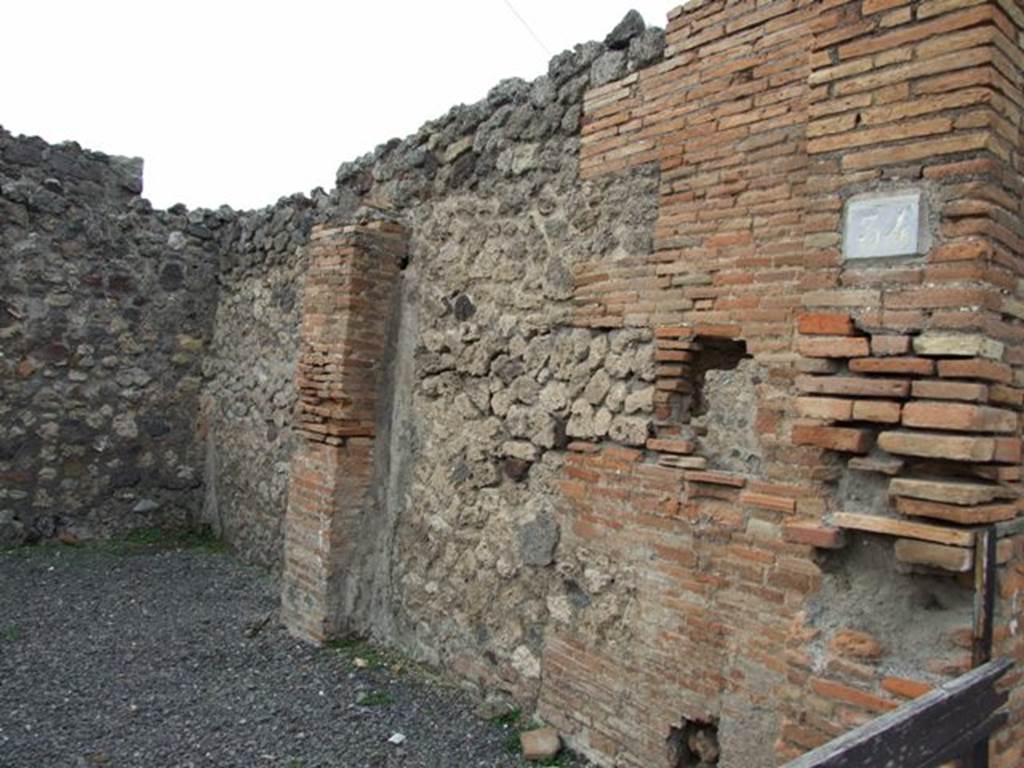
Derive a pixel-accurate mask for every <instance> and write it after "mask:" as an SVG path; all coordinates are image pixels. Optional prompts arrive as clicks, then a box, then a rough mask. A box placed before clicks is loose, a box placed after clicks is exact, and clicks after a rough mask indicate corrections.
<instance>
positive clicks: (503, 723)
mask: <svg viewBox="0 0 1024 768" xmlns="http://www.w3.org/2000/svg"><path fill="white" fill-rule="evenodd" d="M489 722H490V723H491V724H492V725H496V726H498V727H499V728H503V729H506V730H508V733H507V734H506V735H505V742H504V747H505V752H507V753H508V754H510V755H518V754H520V753H521V752H522V743H521V742H520V741H519V735H520V734H521V733H522V732H523V731H529V730H532V729H534V728H540V727H542V725H543V724H542V723H539V722H537V721H536V720H533V719H531V720H529V721H527V720H524V719H523V713H522V711H521V710H519V709H510V710H509V711H508V712H506V713H504V714H502V715H498V716H497V717H492V718H491V719H490V721H489ZM571 760H572V754H571V753H570V752H569V751H568V750H567V749H564V748H563V749H562V751H561V752H559V753H558V754H557V755H555V756H554V757H549V758H546V759H544V760H537V761H535V762H532V763H530V765H544V766H554V767H555V768H563V767H565V766H569V765H570V764H571Z"/></svg>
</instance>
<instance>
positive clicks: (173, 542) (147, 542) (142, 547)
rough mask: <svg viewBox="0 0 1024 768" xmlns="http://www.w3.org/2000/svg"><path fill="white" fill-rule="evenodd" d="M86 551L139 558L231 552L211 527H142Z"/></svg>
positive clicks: (96, 543)
mask: <svg viewBox="0 0 1024 768" xmlns="http://www.w3.org/2000/svg"><path fill="white" fill-rule="evenodd" d="M87 548H90V549H97V550H100V551H102V552H108V553H110V554H112V555H138V554H146V553H150V552H166V551H171V550H184V549H187V550H198V551H202V552H211V553H220V552H227V551H228V547H227V544H225V543H224V542H223V541H221V540H220V539H218V538H217V537H216V536H215V535H214V534H213V530H212V529H211V528H210V527H209V526H208V525H204V526H202V527H200V528H171V529H164V528H141V529H139V530H137V531H132V532H131V533H129V534H127V535H125V536H122V537H120V538H116V539H108V540H105V541H97V542H92V543H90V544H89V545H88V547H87Z"/></svg>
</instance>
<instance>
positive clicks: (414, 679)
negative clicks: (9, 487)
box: [0, 547, 582, 768]
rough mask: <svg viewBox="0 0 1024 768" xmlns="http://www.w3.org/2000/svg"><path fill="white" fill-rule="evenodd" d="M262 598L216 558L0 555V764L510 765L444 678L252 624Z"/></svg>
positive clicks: (205, 554) (149, 767) (266, 606)
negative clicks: (398, 737)
mask: <svg viewBox="0 0 1024 768" xmlns="http://www.w3.org/2000/svg"><path fill="white" fill-rule="evenodd" d="M275 605H276V596H275V594H274V592H273V588H272V584H271V582H270V580H269V578H268V577H267V576H266V575H265V574H264V573H263V572H261V571H258V570H255V569H251V568H248V567H246V566H243V565H240V564H239V563H238V562H236V561H235V560H233V559H232V558H231V557H230V556H228V555H225V554H219V553H215V552H209V551H203V550H187V551H150V550H147V551H145V552H141V553H140V552H119V551H116V550H115V549H111V548H110V547H100V548H96V547H83V548H72V547H36V548H32V549H27V550H19V551H16V552H13V553H0V766H2V767H3V768H64V767H65V766H68V767H73V768H91V767H92V766H109V767H110V768H123V767H128V766H133V767H134V766H138V767H139V768H165V767H170V766H174V767H175V768H179V767H180V768H186V767H189V766H197V767H198V766H217V768H228V767H233V766H239V767H243V766H244V768H260V767H261V766H267V767H268V768H314V767H319V766H332V767H333V766H338V767H340V766H346V767H348V766H353V767H354V766H409V767H410V768H411V767H412V766H437V767H439V768H440V767H441V766H445V767H446V768H447V767H448V766H452V767H455V766H458V767H459V768H469V767H470V766H520V765H524V763H523V762H522V761H521V759H520V758H519V757H518V756H516V755H514V754H511V753H510V752H509V749H508V748H507V746H506V744H507V741H508V739H509V735H510V734H511V733H513V731H511V730H510V729H508V728H507V727H502V726H500V725H496V724H492V723H489V722H487V721H484V720H480V719H478V718H477V717H475V716H474V715H473V713H472V703H471V702H470V701H469V700H468V699H467V698H466V697H465V696H464V695H463V694H462V692H460V691H458V690H457V689H455V688H451V687H446V686H444V685H440V684H438V683H437V682H436V681H435V682H431V681H430V679H429V678H428V677H426V676H425V675H423V674H422V673H420V672H418V671H415V670H412V671H409V670H399V671H397V672H396V671H395V668H394V665H393V664H392V663H391V662H387V663H378V662H379V659H378V658H377V657H376V656H375V654H374V652H373V651H372V650H371V649H368V648H359V647H356V648H351V647H350V648H347V649H344V650H337V649H321V650H318V649H315V648H312V647H310V646H308V645H305V644H303V643H299V642H297V641H295V640H293V639H291V638H289V637H288V636H287V634H286V633H285V632H284V631H283V630H282V629H281V628H280V627H278V626H277V625H276V617H274V618H270V619H269V621H266V623H265V624H264V625H263V626H262V629H259V630H258V631H256V630H257V628H259V627H260V625H261V622H263V621H264V620H265V619H267V617H268V616H271V614H272V612H273V610H274V608H275ZM357 656H358V658H359V659H360V662H359V663H362V659H363V658H364V657H365V658H367V659H368V660H369V661H370V666H369V667H367V668H358V667H356V666H355V664H354V663H353V662H354V659H355V658H356V657H357ZM406 666H408V665H406ZM395 733H400V734H403V735H404V736H405V737H406V738H405V741H404V743H402V744H401V745H395V744H392V743H389V741H388V739H389V737H391V736H392V735H393V734H395ZM558 764H559V765H582V763H577V762H574V761H569V760H567V759H566V760H560V761H559V763H558Z"/></svg>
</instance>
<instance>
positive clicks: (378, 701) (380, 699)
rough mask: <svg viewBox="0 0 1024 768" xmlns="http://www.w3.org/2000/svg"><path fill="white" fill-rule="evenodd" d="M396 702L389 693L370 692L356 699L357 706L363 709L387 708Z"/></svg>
mask: <svg viewBox="0 0 1024 768" xmlns="http://www.w3.org/2000/svg"><path fill="white" fill-rule="evenodd" d="M394 701H395V700H394V698H392V696H391V694H390V693H388V692H387V691H370V692H369V693H364V694H363V695H362V696H360V697H359V698H358V699H356V704H358V705H359V706H361V707H386V706H388V705H389V704H393V703H394Z"/></svg>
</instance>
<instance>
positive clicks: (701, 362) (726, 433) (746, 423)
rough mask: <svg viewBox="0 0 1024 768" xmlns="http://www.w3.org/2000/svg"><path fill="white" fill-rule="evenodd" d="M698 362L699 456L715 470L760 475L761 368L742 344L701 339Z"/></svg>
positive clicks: (694, 407) (694, 405)
mask: <svg viewBox="0 0 1024 768" xmlns="http://www.w3.org/2000/svg"><path fill="white" fill-rule="evenodd" d="M697 341H698V342H699V344H700V351H699V352H698V353H697V354H696V357H695V359H694V363H693V385H694V386H693V393H692V396H691V398H692V399H691V402H690V406H689V414H688V415H689V420H690V425H691V426H692V427H693V428H694V432H695V434H696V435H697V443H698V451H699V455H701V456H705V457H707V459H708V466H709V468H711V469H721V470H726V471H730V472H739V473H742V474H755V473H756V472H757V471H758V470H759V469H760V466H761V442H760V440H759V438H758V433H757V429H756V427H755V424H754V421H755V419H756V417H757V387H758V385H759V384H760V383H761V381H762V371H761V366H760V364H759V363H757V362H756V361H755V360H754V359H753V358H752V357H751V356H750V355H749V354H747V347H746V344H744V343H743V342H742V341H733V340H731V339H721V338H711V337H704V336H701V337H698V338H697Z"/></svg>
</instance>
